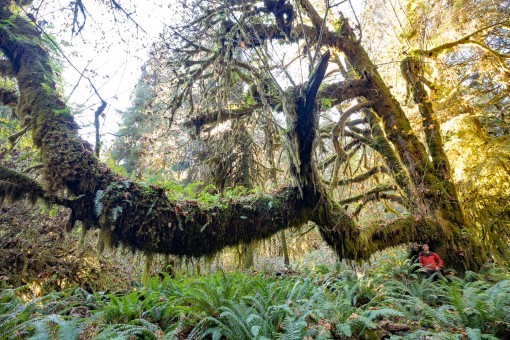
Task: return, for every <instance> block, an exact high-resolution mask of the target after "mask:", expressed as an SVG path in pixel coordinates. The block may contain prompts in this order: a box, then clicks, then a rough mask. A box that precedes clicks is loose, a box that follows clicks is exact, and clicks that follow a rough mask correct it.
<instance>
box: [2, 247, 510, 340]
mask: <svg viewBox="0 0 510 340" xmlns="http://www.w3.org/2000/svg"><path fill="white" fill-rule="evenodd" d="M403 255H404V253H403V252H402V250H393V251H389V252H386V253H383V254H381V255H380V256H378V257H377V258H374V260H373V261H372V262H371V263H370V264H369V263H366V264H363V265H352V264H346V263H344V262H337V263H336V264H335V265H333V266H326V265H316V266H314V267H313V268H312V267H310V268H301V269H300V270H299V271H290V270H288V271H283V272H276V273H275V272H274V271H271V272H257V271H244V272H241V271H234V272H223V271H221V270H220V271H217V272H214V273H208V274H206V275H185V274H183V273H177V274H176V275H175V277H171V276H170V275H169V274H167V273H164V272H161V273H159V274H158V275H155V276H153V277H150V278H149V279H147V280H146V282H145V284H141V283H134V284H133V285H132V286H130V287H129V288H128V289H123V290H119V291H117V292H110V293H106V292H102V291H94V290H91V289H84V288H80V287H71V288H67V289H63V290H60V291H55V292H51V293H48V294H45V295H43V296H39V297H36V296H35V295H34V292H33V291H32V290H31V289H30V287H29V286H27V285H24V286H21V287H18V288H7V287H5V288H3V289H1V290H0V339H27V338H30V339H113V338H115V339H135V338H140V339H185V338H188V339H199V338H206V339H209V338H210V339H351V338H352V339H383V338H384V339H508V338H509V337H510V270H509V269H508V268H503V267H497V266H494V265H490V264H489V265H487V266H486V267H485V268H483V270H482V271H481V272H479V273H474V272H467V273H466V275H465V276H464V277H463V278H459V277H453V276H450V277H448V280H447V281H433V280H430V279H424V278H422V275H421V273H420V271H419V268H418V266H417V265H416V264H415V263H413V261H412V260H409V259H405V256H403Z"/></svg>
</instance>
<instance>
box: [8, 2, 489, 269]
mask: <svg viewBox="0 0 510 340" xmlns="http://www.w3.org/2000/svg"><path fill="white" fill-rule="evenodd" d="M301 2H302V4H303V7H304V8H305V10H307V11H308V12H310V13H311V17H312V21H313V22H314V25H315V26H316V27H317V28H318V27H320V24H321V22H320V18H318V16H317V15H314V13H313V11H312V10H313V8H309V7H310V6H311V5H310V4H309V3H308V1H304V0H303V1H301ZM11 6H14V3H13V2H11V1H7V0H0V20H1V24H0V47H1V49H2V51H3V53H4V56H5V57H6V58H7V59H8V60H9V61H10V62H11V64H12V69H13V72H12V75H13V76H14V78H15V79H16V80H17V83H18V87H19V90H20V97H19V104H18V117H19V118H20V119H21V120H22V122H23V123H24V124H25V126H27V127H29V128H30V129H31V131H32V136H33V139H34V143H35V145H36V146H37V147H38V148H39V150H40V156H41V160H42V163H43V166H44V175H45V178H44V180H45V182H44V183H45V186H44V193H41V192H40V191H39V190H36V191H32V192H35V193H36V195H37V196H39V197H42V198H45V199H47V200H50V201H51V200H53V201H54V202H59V203H60V204H62V205H65V206H67V207H69V208H71V209H72V211H73V213H72V214H71V216H72V217H71V221H70V223H69V224H70V227H72V226H73V225H74V222H75V221H82V222H83V224H84V225H85V227H86V228H100V229H101V232H102V234H103V235H104V238H105V241H107V242H108V243H109V244H110V245H113V246H117V245H119V244H124V245H126V246H128V247H131V248H134V249H139V250H143V251H146V252H148V253H165V254H175V255H186V256H202V255H208V254H213V253H215V252H217V251H219V250H221V249H222V248H224V247H226V246H231V245H236V244H239V243H249V242H252V241H254V240H261V239H264V238H267V237H269V236H271V235H274V234H275V233H277V232H278V231H280V230H284V229H287V228H290V227H296V226H300V225H302V224H304V223H306V222H307V221H313V222H315V223H316V224H317V225H318V226H319V230H320V232H321V234H322V236H323V237H324V239H325V240H326V242H328V244H330V245H331V246H332V247H334V248H335V250H336V252H337V254H338V255H339V256H340V257H342V258H348V259H366V258H368V257H369V256H370V255H371V254H372V253H373V252H375V251H377V250H380V249H384V248H386V247H388V246H392V245H398V244H402V243H405V242H409V241H426V242H430V243H432V244H436V245H437V246H438V247H450V248H451V249H452V251H449V252H445V253H443V254H444V255H446V259H445V260H446V261H447V263H448V264H449V265H453V266H455V267H457V268H460V269H463V268H470V269H475V268H476V267H477V266H478V265H479V264H480V262H481V261H482V260H483V254H481V253H479V250H480V249H479V248H478V247H477V246H476V245H475V244H473V242H472V240H471V239H470V237H469V235H468V234H464V233H462V228H463V225H464V223H465V221H464V218H463V214H462V213H461V211H460V210H459V208H458V206H459V205H458V201H456V196H453V195H452V193H451V192H450V191H449V190H452V188H453V190H454V189H455V188H454V187H451V186H450V184H451V181H450V180H449V178H448V177H445V173H444V171H436V170H435V169H434V165H433V164H432V163H431V162H429V157H428V154H427V151H426V148H425V147H424V145H423V144H422V143H421V142H420V141H419V140H418V138H417V137H416V136H415V135H414V133H413V131H412V129H411V126H410V124H409V121H408V120H407V118H406V117H405V114H404V112H403V111H402V109H401V107H400V105H399V104H398V102H397V101H396V100H395V99H394V98H393V97H392V96H391V93H390V92H389V89H388V88H387V86H386V85H385V84H384V82H383V81H382V78H381V77H380V75H379V74H378V72H377V70H376V68H375V66H374V65H373V64H372V62H371V61H370V59H369V58H368V55H367V54H366V52H365V51H364V50H363V49H362V47H361V45H360V44H359V42H358V41H356V39H355V37H354V34H353V32H352V30H351V29H350V27H349V26H348V25H347V24H344V25H343V27H342V29H341V31H340V32H329V31H328V29H327V28H326V29H325V30H324V32H323V34H322V42H323V44H324V45H327V46H329V47H330V48H332V49H335V50H339V51H341V52H343V53H344V54H345V55H346V57H347V59H348V60H349V62H350V63H351V64H352V66H353V67H354V69H355V70H356V71H357V72H358V74H359V77H361V78H364V80H365V81H364V84H365V86H366V89H365V91H364V92H363V96H364V97H365V98H366V100H367V102H368V103H370V109H371V110H372V111H371V112H373V115H374V120H375V119H378V120H380V122H381V124H382V126H381V129H382V130H384V134H385V135H384V136H381V138H385V140H387V141H389V142H390V143H391V145H392V146H393V147H394V148H395V150H396V152H390V150H388V149H391V150H392V148H388V147H386V148H381V151H380V152H381V153H382V154H383V155H384V153H387V155H386V156H387V157H386V159H387V160H388V165H389V166H390V165H391V162H394V163H398V164H402V165H403V166H402V168H403V169H405V172H403V171H398V173H397V174H396V175H395V177H396V180H397V183H398V184H399V185H400V186H401V187H402V189H404V190H405V191H406V192H409V193H412V194H413V195H414V197H411V199H412V200H414V202H415V203H416V205H417V206H418V207H420V204H421V203H424V204H422V205H423V206H424V208H423V209H422V210H419V212H420V213H421V214H417V215H416V216H407V217H404V218H401V219H398V220H394V221H390V222H388V223H385V224H382V225H377V224H374V225H372V226H370V227H367V228H364V229H360V228H359V227H358V226H357V225H356V223H355V222H354V221H353V219H352V218H351V217H350V216H349V215H348V214H347V212H346V211H345V209H344V208H343V207H341V206H340V205H339V204H338V203H336V202H334V201H333V200H332V198H331V197H330V195H329V193H328V191H327V190H326V188H325V186H324V185H323V183H322V182H321V180H320V178H319V175H318V171H317V169H316V166H315V160H314V159H313V151H314V148H315V141H316V131H317V125H318V114H317V106H316V96H317V91H318V89H319V85H320V84H321V82H322V80H323V78H324V75H325V72H326V68H327V65H328V60H329V57H330V54H329V52H326V53H325V54H324V55H323V56H322V58H321V59H320V60H319V62H318V63H317V67H316V68H315V70H314V71H313V72H312V73H311V75H310V78H309V80H308V82H307V83H305V84H303V85H301V86H295V87H291V88H290V89H289V90H287V91H286V92H285V93H282V94H281V101H282V103H283V111H284V113H285V116H286V119H287V134H286V147H287V151H288V154H289V159H290V161H291V162H290V163H291V164H290V173H291V176H292V183H291V184H290V185H287V186H284V187H280V188H278V189H277V190H276V191H274V192H272V193H270V194H265V195H257V196H255V195H253V196H247V197H243V198H239V199H235V200H234V199H231V200H228V201H222V202H219V203H218V204H217V205H214V206H207V207H204V206H200V205H199V204H198V203H197V202H194V201H174V200H170V199H169V198H168V196H167V195H166V193H165V191H164V190H163V189H162V188H158V187H154V186H147V185H142V184H140V183H135V182H132V181H130V180H128V179H126V178H121V177H120V176H117V175H115V174H113V173H112V172H111V171H110V170H109V169H108V168H107V167H106V166H105V165H103V164H101V163H100V162H99V161H98V160H97V159H96V157H95V156H94V153H93V149H92V147H91V146H90V145H89V144H88V143H86V142H84V141H83V140H82V139H81V138H80V137H79V136H78V127H77V125H76V123H75V122H74V120H73V117H72V116H71V115H70V112H69V110H68V108H67V107H66V105H65V103H64V101H63V100H62V99H61V97H60V96H59V94H58V93H57V92H56V90H55V89H56V86H55V83H54V81H53V71H52V69H51V66H50V65H51V63H50V57H49V55H48V53H47V51H46V50H45V49H44V48H43V47H41V46H42V45H41V39H40V36H39V32H38V31H37V30H36V28H35V27H34V26H33V25H32V23H31V22H30V21H28V20H27V19H26V18H23V17H21V16H19V15H18V14H15V13H13V12H12V11H11ZM345 84H349V83H348V82H347V81H346V82H345ZM342 89H343V88H342V87H337V88H336V90H335V91H337V92H341V91H343V90H342ZM345 91H346V92H345V93H346V96H348V95H347V93H348V92H349V91H352V89H350V88H349V86H346V87H345ZM340 96H341V94H340ZM4 173H5V172H3V171H0V176H3V174H4ZM399 176H400V177H399ZM10 178H11V179H12V178H15V179H16V181H18V180H19V181H22V177H16V176H10ZM406 178H407V179H408V180H409V181H407V180H405V179H406ZM0 179H2V180H5V178H3V177H2V178H0ZM15 184H16V183H14V182H13V185H15ZM37 185H38V188H43V187H42V186H40V185H39V184H37ZM18 187H19V188H20V190H25V189H23V188H25V187H24V186H23V185H21V184H20V185H19V186H18ZM26 194H27V196H30V195H29V193H28V192H27V193H26ZM445 201H448V203H445Z"/></svg>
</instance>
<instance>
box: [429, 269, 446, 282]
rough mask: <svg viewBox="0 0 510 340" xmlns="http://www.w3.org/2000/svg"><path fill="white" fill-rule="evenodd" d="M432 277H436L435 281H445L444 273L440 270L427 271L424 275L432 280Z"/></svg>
mask: <svg viewBox="0 0 510 340" xmlns="http://www.w3.org/2000/svg"><path fill="white" fill-rule="evenodd" d="M434 274H435V275H434ZM432 275H434V280H443V279H444V276H443V273H441V271H440V270H435V269H427V271H426V272H425V273H424V276H425V277H426V278H427V279H428V278H430V277H431V276H432Z"/></svg>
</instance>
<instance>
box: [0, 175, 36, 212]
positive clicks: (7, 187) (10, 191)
mask: <svg viewBox="0 0 510 340" xmlns="http://www.w3.org/2000/svg"><path fill="white" fill-rule="evenodd" d="M43 197H44V189H43V188H42V186H41V185H40V184H39V183H38V182H37V181H35V180H34V179H32V178H30V177H28V176H26V175H24V174H22V173H19V172H17V171H14V170H11V169H8V168H6V167H4V166H1V165H0V205H1V203H2V202H3V201H4V200H8V201H12V202H16V201H19V200H21V199H28V200H29V201H31V202H35V201H36V200H37V199H38V198H43Z"/></svg>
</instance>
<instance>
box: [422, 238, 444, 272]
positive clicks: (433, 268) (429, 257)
mask: <svg viewBox="0 0 510 340" xmlns="http://www.w3.org/2000/svg"><path fill="white" fill-rule="evenodd" d="M421 248H422V249H423V250H422V251H421V252H420V254H419V255H418V259H419V261H420V264H421V266H422V267H423V268H425V269H426V272H425V273H426V275H427V277H431V276H432V275H434V274H436V278H438V279H443V278H444V277H443V274H442V273H441V267H442V266H443V260H441V258H440V257H439V255H437V254H436V253H433V252H431V251H430V249H429V246H428V244H424V245H422V246H421Z"/></svg>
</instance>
